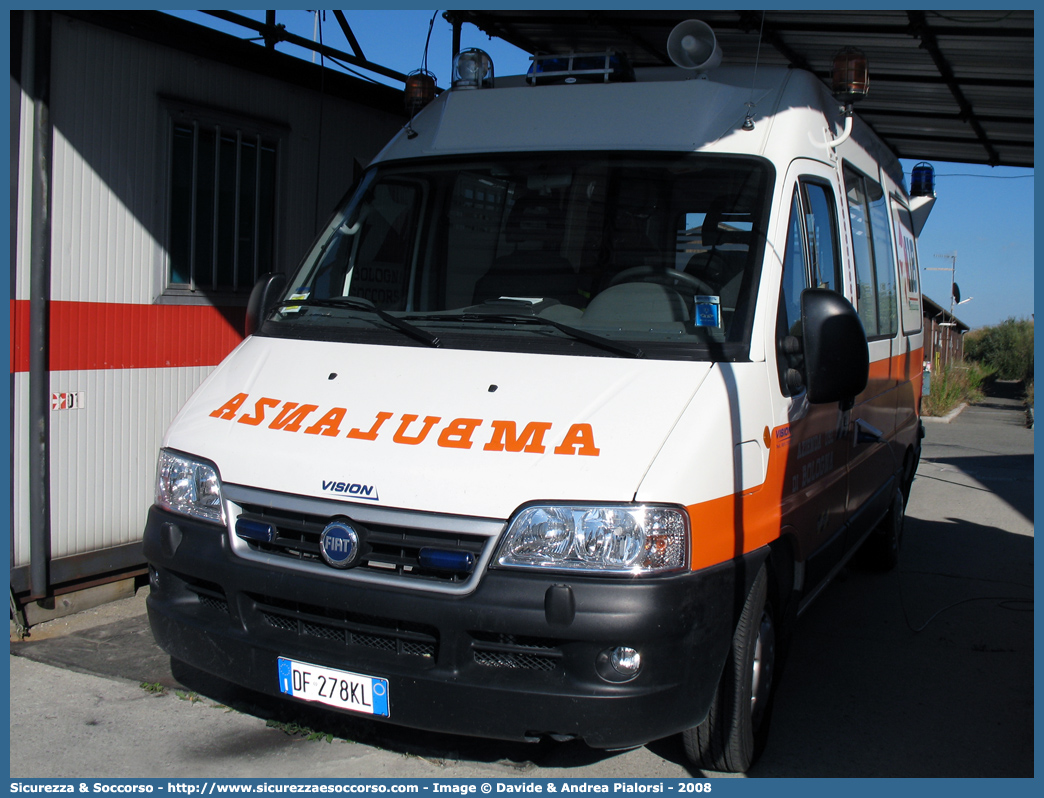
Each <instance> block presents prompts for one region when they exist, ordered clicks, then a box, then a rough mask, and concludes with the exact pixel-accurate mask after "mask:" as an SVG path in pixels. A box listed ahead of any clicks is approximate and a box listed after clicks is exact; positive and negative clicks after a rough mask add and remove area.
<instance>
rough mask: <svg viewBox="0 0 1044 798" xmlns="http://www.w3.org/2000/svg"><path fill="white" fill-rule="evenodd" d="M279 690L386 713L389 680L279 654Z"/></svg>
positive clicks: (354, 709)
mask: <svg viewBox="0 0 1044 798" xmlns="http://www.w3.org/2000/svg"><path fill="white" fill-rule="evenodd" d="M279 691H280V692H281V693H285V694H286V695H290V696H293V697H294V698H300V699H303V700H305V701H315V702H317V703H320V704H326V705H328V706H331V707H337V708H338V709H347V710H350V711H352V712H361V713H363V714H365V715H380V716H382V717H385V718H386V717H388V716H389V712H388V680H387V679H380V678H378V677H376V676H363V675H362V674H359V673H349V672H348V671H341V670H337V669H336V668H325V667H323V666H322V665H312V664H311V663H309V662H299V661H298V660H294V659H287V658H286V657H279Z"/></svg>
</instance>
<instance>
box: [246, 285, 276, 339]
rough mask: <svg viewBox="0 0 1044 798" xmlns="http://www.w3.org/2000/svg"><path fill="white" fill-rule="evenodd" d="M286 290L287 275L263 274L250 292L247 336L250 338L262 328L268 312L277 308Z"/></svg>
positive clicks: (247, 311) (247, 312) (247, 310)
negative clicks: (276, 305) (277, 303)
mask: <svg viewBox="0 0 1044 798" xmlns="http://www.w3.org/2000/svg"><path fill="white" fill-rule="evenodd" d="M285 289H286V275H285V274H282V273H277V272H269V273H268V274H262V275H261V276H260V277H259V278H258V279H257V282H256V283H254V287H253V289H252V290H251V291H250V299H248V300H247V309H246V328H245V332H246V335H248V336H250V335H253V334H254V333H255V332H257V328H258V327H260V326H261V322H263V321H264V320H265V316H267V315H268V312H269V311H270V310H271V309H272V308H274V307H275V304H276V302H277V301H278V300H279V297H280V296H282V295H283V291H284V290H285Z"/></svg>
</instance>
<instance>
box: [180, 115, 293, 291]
mask: <svg viewBox="0 0 1044 798" xmlns="http://www.w3.org/2000/svg"><path fill="white" fill-rule="evenodd" d="M172 125H173V126H172V136H171V150H170V155H171V157H170V170H171V171H170V219H169V241H168V252H169V254H170V265H169V271H168V275H167V278H168V288H169V289H171V291H170V292H182V291H186V290H187V291H201V292H206V293H221V294H228V293H240V292H248V291H249V290H250V288H251V287H252V286H253V284H254V282H255V281H256V280H257V277H258V276H259V275H260V274H263V273H265V272H268V271H272V270H273V268H274V249H275V227H276V225H275V218H276V187H277V180H278V169H277V166H278V157H279V137H278V135H273V134H264V133H260V132H257V131H250V130H247V129H244V128H241V127H238V126H235V125H229V124H220V123H210V122H206V121H202V120H196V119H192V120H186V119H184V118H179V119H175V120H174V121H173V123H172Z"/></svg>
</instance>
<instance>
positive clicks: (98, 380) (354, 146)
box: [12, 14, 401, 576]
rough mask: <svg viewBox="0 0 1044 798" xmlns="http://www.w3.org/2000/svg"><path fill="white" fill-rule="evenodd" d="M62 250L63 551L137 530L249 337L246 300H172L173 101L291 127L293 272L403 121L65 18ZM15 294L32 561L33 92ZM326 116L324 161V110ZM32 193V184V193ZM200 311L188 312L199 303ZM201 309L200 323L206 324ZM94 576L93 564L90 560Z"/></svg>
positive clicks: (60, 97) (287, 237) (16, 538)
mask: <svg viewBox="0 0 1044 798" xmlns="http://www.w3.org/2000/svg"><path fill="white" fill-rule="evenodd" d="M52 41H53V50H52V52H53V58H52V66H51V69H52V74H51V120H52V122H53V127H54V135H53V159H52V173H53V188H52V204H51V208H52V231H53V232H52V238H51V240H52V253H51V300H52V302H51V306H50V313H51V322H50V335H51V342H50V348H51V354H50V363H51V372H50V391H51V394H52V410H51V415H50V458H49V462H50V471H51V484H50V491H51V492H50V508H51V516H50V525H51V556H52V558H55V559H57V558H63V557H69V556H72V555H78V554H83V553H86V552H94V551H97V550H99V549H106V548H109V547H114V546H121V545H125V544H134V543H136V542H137V541H139V540H140V538H141V531H142V529H143V527H144V523H145V514H146V512H147V509H148V507H149V505H150V504H151V501H152V491H153V479H154V468H155V458H156V453H157V450H158V448H159V444H160V440H161V436H162V434H163V432H164V430H165V429H166V427H167V425H168V424H169V423H170V421H171V419H172V418H173V417H174V415H175V413H176V412H177V410H178V409H179V407H180V406H181V404H182V403H183V402H184V401H185V400H186V399H187V398H188V396H189V395H190V393H191V392H192V391H193V390H194V389H195V388H196V387H197V386H198V385H199V383H200V382H201V381H202V380H203V378H204V377H205V376H206V375H207V374H208V373H209V372H210V371H211V370H212V369H213V367H214V366H215V365H216V364H217V363H218V362H220V360H221V358H222V357H223V355H224V354H225V353H227V352H228V351H229V350H230V349H231V348H232V347H233V346H234V345H235V343H236V342H237V341H238V338H239V336H238V333H237V332H236V331H235V326H236V325H237V324H239V323H240V322H241V319H242V308H241V307H238V308H219V309H217V310H214V309H211V308H209V307H207V303H206V302H205V301H204V302H203V303H200V302H199V301H198V300H197V302H196V303H195V305H194V306H189V307H185V306H181V307H172V306H171V304H170V303H171V300H170V299H169V298H165V299H163V298H161V297H162V295H163V293H164V290H165V288H166V286H165V279H166V274H167V270H168V262H167V254H166V249H165V247H166V226H167V225H166V217H167V213H168V209H167V194H168V183H169V180H168V171H169V164H168V154H167V153H168V147H169V140H168V139H169V136H170V131H171V118H170V116H169V111H168V108H169V105H168V99H169V98H174V99H175V100H177V101H181V102H183V103H189V104H192V105H194V106H203V107H208V108H212V109H217V110H220V111H223V112H225V113H229V114H232V115H237V114H238V115H243V116H245V117H247V118H248V119H252V118H262V119H265V120H269V121H273V122H276V123H279V124H280V125H281V126H283V127H285V129H286V130H287V131H288V132H287V133H286V137H285V139H284V141H283V143H282V145H281V151H280V154H279V157H280V159H282V163H281V167H280V176H281V182H280V188H279V200H278V213H277V218H278V221H277V226H278V229H277V232H276V246H277V253H278V255H277V262H278V264H279V265H280V267H281V268H283V269H284V270H287V269H291V268H292V267H293V266H294V265H296V262H297V259H298V257H299V256H300V255H302V254H303V252H304V249H305V248H306V247H307V245H308V243H309V242H310V241H311V240H312V238H313V236H314V234H315V232H316V228H317V225H318V224H319V223H320V222H321V221H322V219H319V220H317V219H316V213H315V209H316V206H317V203H316V196H317V194H316V182H317V181H319V191H318V195H319V197H320V200H319V203H318V208H319V215H320V216H325V215H326V214H328V213H329V212H330V211H331V210H332V207H333V204H334V203H335V202H336V201H337V200H338V199H340V197H341V196H342V195H343V193H344V191H345V190H346V189H347V188H348V185H349V184H350V182H351V179H352V175H353V159H358V160H359V161H360V162H362V163H366V162H368V161H369V160H370V159H371V158H372V157H373V156H374V155H375V154H376V153H377V152H378V151H379V149H380V148H381V147H382V146H383V144H384V143H385V142H386V141H387V139H388V138H390V136H391V135H392V134H393V133H394V132H395V131H396V130H397V129H398V128H399V127H400V126H401V120H400V119H398V118H396V117H394V116H393V115H391V114H388V113H385V112H381V111H376V110H373V109H370V108H367V107H365V106H361V105H356V104H353V103H350V102H346V101H344V100H341V99H335V98H331V97H325V98H324V101H323V107H322V111H321V113H320V97H319V94H318V93H317V92H311V91H307V90H302V88H301V87H300V86H297V85H289V84H286V83H283V82H280V81H278V80H274V79H270V78H267V77H263V76H259V75H257V74H254V73H252V72H249V71H247V70H244V69H239V68H236V67H232V66H226V65H223V64H219V63H216V62H211V61H208V60H206V59H203V58H199V57H196V56H193V55H190V54H187V53H185V52H181V51H179V50H176V49H173V48H170V47H163V46H158V45H155V44H151V43H149V42H146V41H143V40H139V39H135V38H132V37H129V36H125V35H122V34H120V33H116V32H113V31H110V30H107V29H105V28H101V27H97V26H95V25H92V24H89V23H86V22H84V21H82V20H79V19H71V18H69V17H65V16H62V15H61V14H56V15H55V16H54V24H53V39H52ZM22 108H23V124H22V134H21V140H20V141H19V147H20V158H21V159H20V164H21V168H20V173H19V176H18V180H19V187H20V188H22V187H24V192H23V193H26V196H25V197H24V199H23V200H20V202H19V207H18V212H19V215H18V218H17V235H16V238H17V244H16V246H17V249H16V251H17V263H16V265H15V269H16V283H15V285H16V288H15V295H14V297H13V298H14V299H15V300H19V301H16V302H13V303H12V399H13V403H14V405H13V408H12V413H13V427H14V436H13V441H12V445H13V447H14V452H13V458H12V463H13V467H14V474H13V508H12V521H13V529H12V536H13V544H12V551H13V555H14V559H13V561H12V567H17V566H23V565H26V564H27V562H28V559H29V543H28V541H29V522H28V512H27V507H28V504H27V500H26V498H25V497H26V495H27V492H28V491H27V486H26V478H27V477H26V475H27V472H28V468H27V464H26V463H27V461H26V454H25V451H26V448H27V442H26V431H27V427H28V420H27V419H28V416H27V410H26V405H27V399H28V397H27V391H26V385H27V384H28V375H27V373H26V369H27V368H28V367H27V365H26V362H25V358H24V357H23V355H22V354H21V350H19V348H18V347H19V343H18V342H20V341H23V340H24V328H26V327H27V324H25V323H24V322H22V321H21V320H20V319H21V316H22V315H25V314H24V313H23V312H22V311H23V308H22V307H21V304H22V302H24V301H25V300H27V299H28V297H29V288H28V277H27V275H28V273H29V269H28V263H29V252H28V249H29V243H28V242H29V221H28V218H27V216H26V214H27V212H28V209H29V207H30V202H29V196H28V194H27V192H28V191H29V187H30V183H31V180H30V179H29V178H30V177H31V175H30V174H29V170H30V169H31V154H32V122H31V118H32V104H31V101H30V100H29V99H28V98H25V100H24V101H23V105H22ZM319 119H322V120H323V141H322V144H323V150H322V151H323V158H322V162H321V163H320V160H319V154H318V151H317V146H318V144H319V141H320V136H319V130H318V120H319ZM19 196H21V195H19ZM186 314H187V315H186ZM201 320H202V322H201ZM83 576H87V574H83Z"/></svg>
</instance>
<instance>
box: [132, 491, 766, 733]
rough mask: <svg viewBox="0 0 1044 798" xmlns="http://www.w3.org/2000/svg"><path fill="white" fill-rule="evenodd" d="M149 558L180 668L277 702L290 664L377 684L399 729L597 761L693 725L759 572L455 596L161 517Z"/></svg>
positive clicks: (158, 610)
mask: <svg viewBox="0 0 1044 798" xmlns="http://www.w3.org/2000/svg"><path fill="white" fill-rule="evenodd" d="M144 545H145V556H146V559H147V560H148V561H149V563H150V565H151V568H152V574H151V575H152V591H151V593H150V596H149V599H148V611H149V620H150V623H151V626H152V631H153V634H154V635H155V637H156V640H157V642H158V643H159V645H160V646H161V647H162V648H163V649H164V651H166V652H167V653H168V654H169V655H170V656H171V657H173V658H174V659H177V660H181V661H184V662H187V663H188V664H190V665H192V666H194V667H196V668H199V669H201V670H204V671H207V672H209V673H211V674H214V675H216V676H219V677H221V678H223V679H225V680H228V681H231V682H235V683H237V684H240V685H242V686H244V687H248V688H251V689H254V690H258V691H261V692H264V693H269V694H272V695H280V693H279V686H278V679H277V665H276V660H277V658H278V657H280V656H283V657H289V658H292V659H296V660H302V661H305V662H310V663H314V664H316V665H321V666H326V667H331V668H339V669H342V670H348V671H352V672H355V673H362V674H367V675H370V676H378V677H382V678H385V679H387V680H388V684H389V697H390V717H389V718H388V720H389V721H390V722H392V723H395V724H397V725H403V726H409V727H414V728H420V729H427V730H431V731H440V732H447V733H455V734H465V735H477V736H486V737H493V738H500V739H515V740H517V739H522V740H534V739H538V738H540V737H542V736H545V735H550V736H555V737H576V738H581V739H583V740H585V741H586V742H587V743H588V744H589V745H591V746H593V747H596V748H624V747H630V746H635V745H641V744H644V743H647V742H649V741H651V740H654V739H658V738H661V737H665V736H667V735H670V734H673V733H676V732H679V731H682V730H684V729H687V728H690V727H692V726H694V725H696V724H698V723H700V722H701V721H702V720H703V718H704V717H705V716H706V713H707V709H708V707H709V705H710V702H711V699H712V697H713V695H714V690H715V688H716V686H717V683H718V679H719V676H720V673H721V669H722V666H723V663H724V660H725V656H726V654H727V651H728V648H729V645H730V642H731V639H732V634H733V630H734V627H735V620H736V617H738V611H739V608H741V607H742V606H743V601H744V599H745V597H746V594H747V591H748V589H749V583H750V581H751V580H752V578H753V575H754V573H755V572H756V570H757V565H759V564H760V563H759V562H758V559H759V555H758V554H754V555H752V556H750V557H748V558H740V559H737V560H734V561H732V562H729V563H725V564H722V565H720V566H715V567H713V568H709V569H705V570H702V571H699V572H695V573H684V574H679V575H674V576H665V577H656V578H647V579H620V578H593V577H589V576H585V577H576V576H572V575H567V574H557V575H556V574H530V573H525V572H518V571H507V570H490V571H489V572H487V573H486V574H484V575H483V576H482V578H481V580H479V582H478V586H477V588H476V589H475V591H474V592H472V593H470V594H467V595H463V596H461V595H445V594H433V593H430V592H425V591H423V590H417V589H395V588H389V587H375V586H373V585H360V584H358V583H353V582H352V581H351V579H350V578H345V574H344V573H339V572H333V571H332V570H331V575H330V577H329V578H326V577H317V576H315V575H314V574H302V573H299V572H294V571H291V570H286V569H282V568H276V567H272V566H271V565H267V564H262V563H256V562H251V561H248V560H245V559H243V558H241V557H239V556H237V555H236V554H235V553H233V551H232V550H231V547H230V545H229V540H228V534H227V532H226V531H225V530H223V529H221V528H218V527H215V526H212V525H209V524H206V523H200V522H196V521H193V520H192V519H188V518H185V517H182V516H178V515H173V514H171V513H168V512H166V511H164V510H161V509H158V508H156V507H153V508H152V510H151V511H150V513H149V519H148V523H147V525H146V529H145V536H144ZM614 646H630V647H632V648H634V649H637V650H638V651H639V652H640V653H641V657H642V668H641V670H640V672H639V673H638V675H637V676H636V677H635V678H633V679H632V680H630V681H626V682H623V681H614V680H613V679H614V678H616V679H618V678H619V677H618V676H615V674H614V672H613V671H612V670H611V666H610V665H608V663H607V661H606V657H605V652H606V651H607V650H608V649H610V648H612V647H614ZM291 700H293V699H291Z"/></svg>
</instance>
